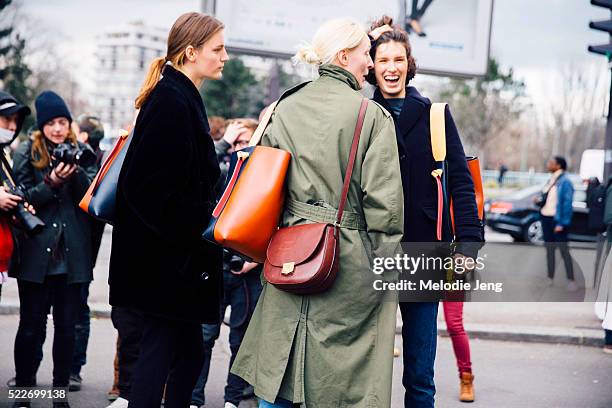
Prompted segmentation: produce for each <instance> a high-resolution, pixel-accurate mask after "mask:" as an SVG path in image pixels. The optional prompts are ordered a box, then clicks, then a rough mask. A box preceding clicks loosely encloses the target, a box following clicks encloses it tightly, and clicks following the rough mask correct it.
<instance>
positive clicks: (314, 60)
mask: <svg viewBox="0 0 612 408" xmlns="http://www.w3.org/2000/svg"><path fill="white" fill-rule="evenodd" d="M367 36H368V35H367V33H366V32H365V30H364V28H363V27H362V26H361V25H360V24H359V23H358V22H356V21H355V20H353V19H351V18H338V19H334V20H329V21H327V22H325V23H324V24H323V25H322V26H321V27H319V29H318V30H317V32H316V33H315V35H314V37H313V38H312V43H310V44H308V43H306V44H304V45H302V46H301V47H300V49H299V50H298V52H297V53H296V54H295V56H294V57H293V60H294V61H295V62H303V63H306V64H310V65H322V64H329V63H331V62H333V61H334V59H335V58H336V54H338V53H339V52H340V51H342V50H352V49H353V48H355V47H357V46H358V45H359V44H360V43H361V41H363V39H364V38H367Z"/></svg>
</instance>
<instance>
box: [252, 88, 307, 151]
mask: <svg viewBox="0 0 612 408" xmlns="http://www.w3.org/2000/svg"><path fill="white" fill-rule="evenodd" d="M310 82H311V81H306V82H302V83H301V84H299V85H296V86H294V87H293V88H291V89H288V90H287V91H285V93H283V94H282V95H281V97H280V98H278V99H277V100H276V101H274V102H272V103H271V104H270V106H268V107H267V108H266V112H265V113H264V115H263V117H262V118H261V120H260V121H259V125H257V129H255V132H254V133H253V136H252V137H251V140H249V146H257V144H258V143H259V141H260V140H261V137H262V136H263V133H264V131H265V130H266V127H267V126H268V122H270V118H271V117H272V114H273V113H274V109H276V105H278V103H279V102H280V101H281V100H282V99H284V98H286V97H287V96H289V95H291V94H293V93H295V92H297V91H299V90H300V89H302V88H303V87H304V86H305V85H308V84H309V83H310Z"/></svg>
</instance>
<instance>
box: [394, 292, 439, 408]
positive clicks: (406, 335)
mask: <svg viewBox="0 0 612 408" xmlns="http://www.w3.org/2000/svg"><path fill="white" fill-rule="evenodd" d="M400 312H401V313H402V342H403V351H404V373H403V376H402V384H403V385H404V388H405V389H406V393H405V395H404V407H410V408H433V406H434V396H435V395H436V386H435V384H434V362H435V360H436V343H437V330H438V323H437V318H438V302H402V303H400Z"/></svg>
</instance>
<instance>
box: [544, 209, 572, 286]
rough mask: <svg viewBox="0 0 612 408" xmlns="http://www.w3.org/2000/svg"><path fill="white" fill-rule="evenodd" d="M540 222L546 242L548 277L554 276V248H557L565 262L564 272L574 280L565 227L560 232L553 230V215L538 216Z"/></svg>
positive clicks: (568, 277)
mask: <svg viewBox="0 0 612 408" xmlns="http://www.w3.org/2000/svg"><path fill="white" fill-rule="evenodd" d="M540 219H541V222H542V235H543V236H544V242H545V244H546V266H547V269H548V277H549V278H550V279H553V278H554V277H555V250H556V249H557V248H558V249H559V251H560V252H561V257H562V258H563V263H564V264H565V273H566V274H567V279H569V280H571V281H573V280H574V266H573V263H572V256H571V255H570V251H569V246H568V245H567V241H568V239H567V228H565V229H564V230H563V231H562V232H555V225H556V224H555V220H554V218H553V217H545V216H541V217H540Z"/></svg>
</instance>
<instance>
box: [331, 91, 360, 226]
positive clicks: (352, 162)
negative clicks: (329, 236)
mask: <svg viewBox="0 0 612 408" xmlns="http://www.w3.org/2000/svg"><path fill="white" fill-rule="evenodd" d="M367 109H368V98H363V99H362V100H361V106H360V107H359V116H358V117H357V125H356V126H355V133H354V134H353V144H352V145H351V152H350V153H349V161H348V165H347V166H346V174H345V175H344V185H343V186H342V193H341V195H340V204H339V205H338V216H337V217H336V227H339V226H340V223H341V222H342V214H343V213H344V206H345V205H346V198H347V196H348V189H349V185H350V184H351V176H352V175H353V168H354V167H355V157H356V156H357V147H358V146H359V137H360V136H361V129H362V128H363V121H364V119H365V114H366V111H367Z"/></svg>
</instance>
